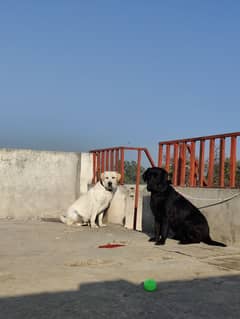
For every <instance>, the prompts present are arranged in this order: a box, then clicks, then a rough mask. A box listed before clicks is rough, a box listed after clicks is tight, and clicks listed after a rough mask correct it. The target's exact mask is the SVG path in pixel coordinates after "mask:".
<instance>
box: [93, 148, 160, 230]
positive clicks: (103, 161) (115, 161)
mask: <svg viewBox="0 0 240 319" xmlns="http://www.w3.org/2000/svg"><path fill="white" fill-rule="evenodd" d="M125 151H137V171H136V188H135V204H134V219H133V220H134V222H133V229H134V230H135V229H136V223H137V209H138V199H139V184H140V169H141V162H142V153H145V155H146V157H147V159H148V160H149V163H150V165H151V166H155V164H154V161H153V159H152V157H151V155H150V153H149V151H148V150H147V148H142V147H125V146H119V147H111V148H104V149H98V150H91V151H90V153H92V154H93V183H96V181H97V180H99V177H100V174H101V173H102V172H104V171H109V170H110V171H116V172H119V173H120V174H121V181H120V183H121V184H124V160H125Z"/></svg>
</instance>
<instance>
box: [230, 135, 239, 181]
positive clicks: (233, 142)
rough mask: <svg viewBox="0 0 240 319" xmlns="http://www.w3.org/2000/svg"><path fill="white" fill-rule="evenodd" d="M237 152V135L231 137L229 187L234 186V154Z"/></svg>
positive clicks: (235, 157)
mask: <svg viewBox="0 0 240 319" xmlns="http://www.w3.org/2000/svg"><path fill="white" fill-rule="evenodd" d="M236 153H237V137H236V136H232V137H231V151H230V183H229V186H230V187H235V178H236V159H237V156H236Z"/></svg>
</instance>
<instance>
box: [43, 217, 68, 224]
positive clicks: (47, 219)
mask: <svg viewBox="0 0 240 319" xmlns="http://www.w3.org/2000/svg"><path fill="white" fill-rule="evenodd" d="M61 217H62V216H60V218H58V217H42V218H41V221H43V222H50V223H63V221H62V218H61Z"/></svg>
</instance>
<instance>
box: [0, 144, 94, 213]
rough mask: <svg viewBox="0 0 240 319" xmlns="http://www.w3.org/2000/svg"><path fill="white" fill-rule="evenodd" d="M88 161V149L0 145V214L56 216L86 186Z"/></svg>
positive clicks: (90, 171) (90, 177) (89, 164)
mask: <svg viewBox="0 0 240 319" xmlns="http://www.w3.org/2000/svg"><path fill="white" fill-rule="evenodd" d="M91 163H92V162H91V155H90V154H89V153H82V154H80V153H65V152H46V151H33V150H16V149H0V218H6V217H8V218H33V217H34V218H36V217H57V216H59V214H60V213H62V212H63V211H65V209H66V208H67V207H68V206H69V205H70V204H71V203H72V202H73V201H74V200H75V199H76V198H77V197H79V195H80V193H81V192H84V191H86V190H87V184H88V183H91V179H92V169H90V167H92V165H91ZM80 180H81V183H80Z"/></svg>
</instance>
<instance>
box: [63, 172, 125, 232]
mask: <svg viewBox="0 0 240 319" xmlns="http://www.w3.org/2000/svg"><path fill="white" fill-rule="evenodd" d="M120 178H121V175H120V174H119V173H117V172H112V171H106V172H104V173H102V174H101V179H100V181H99V182H97V183H96V184H95V185H94V186H93V187H92V188H91V189H90V190H89V191H88V192H87V193H86V194H83V195H81V196H80V198H79V199H78V200H76V201H75V202H74V203H73V204H72V205H71V206H70V207H69V208H68V210H67V212H66V214H64V215H61V216H60V220H61V222H63V223H64V224H67V225H73V224H75V225H79V226H81V225H86V224H89V222H90V225H91V227H98V225H97V224H96V218H97V217H98V224H99V227H102V226H106V225H104V224H103V222H102V220H103V214H104V211H105V209H106V208H107V207H108V206H109V205H110V202H111V200H112V198H113V194H114V192H115V191H116V189H117V185H118V182H119V181H120Z"/></svg>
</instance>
